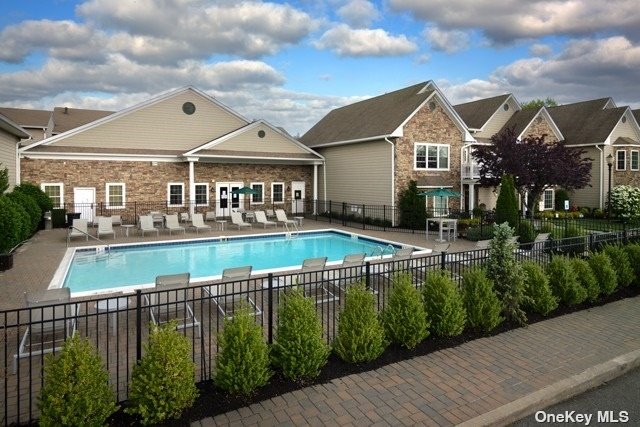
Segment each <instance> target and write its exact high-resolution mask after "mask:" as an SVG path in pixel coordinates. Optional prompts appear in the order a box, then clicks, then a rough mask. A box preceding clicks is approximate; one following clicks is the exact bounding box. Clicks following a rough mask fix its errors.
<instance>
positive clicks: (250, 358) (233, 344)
mask: <svg viewBox="0 0 640 427" xmlns="http://www.w3.org/2000/svg"><path fill="white" fill-rule="evenodd" d="M219 344H220V345H219V347H220V349H219V350H218V357H217V358H216V378H215V382H216V384H218V386H219V387H220V388H221V389H223V390H226V391H228V392H230V393H233V394H242V395H248V394H249V393H251V392H252V391H254V390H255V389H257V388H258V387H262V386H263V385H265V384H266V383H267V382H268V381H269V378H271V375H272V372H271V370H270V369H269V347H268V346H267V343H266V342H265V341H264V339H263V337H262V328H261V326H260V325H259V324H257V323H256V322H255V320H254V318H253V316H251V315H250V314H249V310H248V308H246V307H243V308H241V309H239V310H236V313H234V316H233V318H227V319H226V323H225V325H224V330H223V332H222V335H220V342H219Z"/></svg>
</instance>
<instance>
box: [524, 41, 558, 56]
mask: <svg viewBox="0 0 640 427" xmlns="http://www.w3.org/2000/svg"><path fill="white" fill-rule="evenodd" d="M552 52H553V49H551V46H549V45H547V44H541V43H536V44H533V45H531V47H529V53H530V54H531V55H533V56H539V57H542V58H545V57H547V56H549V55H551V53H552Z"/></svg>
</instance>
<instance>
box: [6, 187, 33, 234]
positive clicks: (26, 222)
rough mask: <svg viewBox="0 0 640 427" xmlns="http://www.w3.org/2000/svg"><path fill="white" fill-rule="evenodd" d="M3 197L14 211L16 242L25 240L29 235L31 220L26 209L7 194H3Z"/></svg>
mask: <svg viewBox="0 0 640 427" xmlns="http://www.w3.org/2000/svg"><path fill="white" fill-rule="evenodd" d="M4 197H5V198H6V199H7V200H8V201H9V203H11V205H12V206H13V209H14V211H15V215H16V220H17V223H18V241H17V242H16V244H18V243H20V242H22V241H23V240H27V239H28V238H29V237H31V220H30V219H29V214H28V213H27V210H26V209H25V208H24V207H22V205H21V204H19V203H18V202H16V200H15V199H12V198H10V197H8V195H5V196H4Z"/></svg>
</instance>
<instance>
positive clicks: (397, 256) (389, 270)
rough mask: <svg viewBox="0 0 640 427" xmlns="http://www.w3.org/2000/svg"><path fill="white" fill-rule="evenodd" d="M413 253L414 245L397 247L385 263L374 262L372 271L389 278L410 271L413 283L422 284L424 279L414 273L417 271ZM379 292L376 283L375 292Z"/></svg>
mask: <svg viewBox="0 0 640 427" xmlns="http://www.w3.org/2000/svg"><path fill="white" fill-rule="evenodd" d="M412 254H413V248H412V247H405V248H399V249H396V251H395V252H394V253H392V254H391V259H386V260H385V262H384V263H379V264H373V265H372V266H371V267H372V269H371V271H372V272H373V273H377V274H378V275H379V276H382V277H383V278H386V279H388V280H391V279H393V277H394V276H395V275H397V274H401V273H408V274H410V275H411V277H412V282H413V284H414V285H416V286H421V285H422V280H421V279H420V278H419V277H416V276H415V274H414V273H415V272H414V271H413V264H412V260H411V255H412ZM378 292H379V289H378V287H377V286H375V285H374V286H373V293H374V294H377V293H378Z"/></svg>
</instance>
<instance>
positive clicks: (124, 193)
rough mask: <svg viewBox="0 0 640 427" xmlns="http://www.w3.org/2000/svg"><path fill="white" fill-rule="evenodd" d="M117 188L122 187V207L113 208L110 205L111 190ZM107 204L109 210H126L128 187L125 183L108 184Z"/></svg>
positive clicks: (106, 187)
mask: <svg viewBox="0 0 640 427" xmlns="http://www.w3.org/2000/svg"><path fill="white" fill-rule="evenodd" d="M117 186H121V187H122V205H117V206H111V205H110V204H109V195H110V193H109V189H110V188H111V187H117ZM104 187H105V189H104V190H105V203H106V205H107V209H124V207H125V205H126V203H127V186H126V184H125V183H124V182H107V183H106V184H105V185H104Z"/></svg>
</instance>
